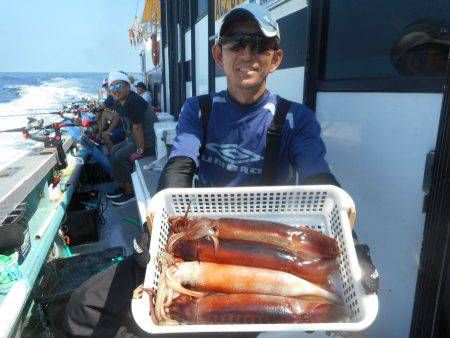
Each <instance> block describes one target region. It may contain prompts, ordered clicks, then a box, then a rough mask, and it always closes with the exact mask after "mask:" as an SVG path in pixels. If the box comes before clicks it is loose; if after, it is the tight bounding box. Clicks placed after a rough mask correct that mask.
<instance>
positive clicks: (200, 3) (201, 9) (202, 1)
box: [197, 0, 208, 21]
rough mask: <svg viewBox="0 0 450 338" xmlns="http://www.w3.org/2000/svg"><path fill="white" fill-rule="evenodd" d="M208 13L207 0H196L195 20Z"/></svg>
mask: <svg viewBox="0 0 450 338" xmlns="http://www.w3.org/2000/svg"><path fill="white" fill-rule="evenodd" d="M206 14H208V0H197V21H198V20H200V19H201V18H203V17H204V16H205V15H206Z"/></svg>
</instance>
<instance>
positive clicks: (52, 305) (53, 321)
mask: <svg viewBox="0 0 450 338" xmlns="http://www.w3.org/2000/svg"><path fill="white" fill-rule="evenodd" d="M124 257H125V249H124V248H122V247H114V248H108V249H106V250H103V251H99V252H94V253H90V254H85V255H79V256H73V257H69V258H59V259H55V260H52V261H50V262H47V263H45V264H44V265H43V266H42V269H41V272H40V274H39V277H38V283H37V284H36V287H35V289H34V292H33V294H34V300H35V301H36V302H37V303H39V304H40V306H41V308H42V310H43V312H44V314H45V317H46V320H47V322H48V324H49V325H50V328H51V330H52V332H54V333H61V332H62V331H61V330H62V323H63V321H64V311H65V308H66V305H67V302H68V300H69V298H70V295H71V294H72V292H73V291H74V290H75V289H76V288H78V287H79V286H80V285H81V284H83V283H84V282H85V281H86V280H88V279H89V278H91V277H92V276H94V275H96V274H97V273H99V272H101V271H103V270H105V269H107V268H108V267H109V266H111V265H112V264H114V263H115V262H117V261H118V260H121V259H123V258H124Z"/></svg>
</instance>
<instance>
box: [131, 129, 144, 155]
mask: <svg viewBox="0 0 450 338" xmlns="http://www.w3.org/2000/svg"><path fill="white" fill-rule="evenodd" d="M133 136H134V142H135V143H136V149H144V131H143V129H142V124H133Z"/></svg>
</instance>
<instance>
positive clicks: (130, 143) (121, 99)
mask: <svg viewBox="0 0 450 338" xmlns="http://www.w3.org/2000/svg"><path fill="white" fill-rule="evenodd" d="M108 82H109V84H110V87H109V89H110V90H111V92H112V94H113V96H114V98H115V100H116V101H115V102H116V103H115V110H116V112H118V113H119V114H116V116H115V118H114V120H113V123H114V121H116V120H117V119H119V118H120V120H121V121H122V123H123V126H124V130H125V134H126V139H125V141H123V142H120V143H118V144H116V145H115V146H114V147H112V149H111V152H110V163H111V176H112V178H113V179H114V180H115V181H116V182H117V183H118V184H119V187H118V188H117V189H115V190H114V191H112V192H110V193H108V194H106V196H107V197H108V198H111V199H112V203H113V204H114V205H123V204H126V203H128V202H131V201H133V200H134V199H135V197H134V193H133V188H132V185H131V173H132V171H133V162H134V161H135V160H137V159H138V158H141V157H143V156H145V155H154V154H155V131H154V129H153V125H154V123H155V122H157V121H158V117H157V116H156V114H155V113H154V111H153V109H152V107H151V106H150V105H148V104H147V102H145V100H144V99H143V98H142V97H140V96H139V95H138V94H136V93H135V92H133V91H131V83H130V80H129V78H128V76H127V75H126V74H125V73H123V72H111V73H110V74H109V78H108ZM113 123H112V125H113Z"/></svg>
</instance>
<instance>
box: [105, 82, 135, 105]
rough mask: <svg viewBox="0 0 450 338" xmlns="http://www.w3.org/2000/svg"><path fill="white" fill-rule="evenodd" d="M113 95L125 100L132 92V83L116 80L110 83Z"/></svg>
mask: <svg viewBox="0 0 450 338" xmlns="http://www.w3.org/2000/svg"><path fill="white" fill-rule="evenodd" d="M109 86H110V88H109V89H110V90H111V88H112V90H111V93H112V95H113V96H114V97H115V98H116V99H117V100H119V101H123V100H125V99H126V98H127V97H128V94H129V93H130V85H129V84H128V83H126V82H125V81H114V82H111V83H110V84H109Z"/></svg>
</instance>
